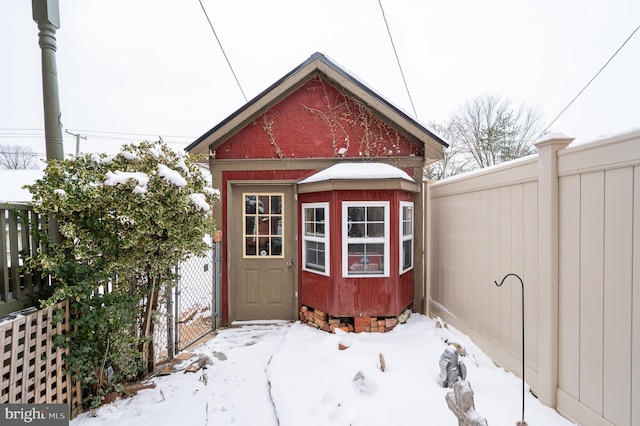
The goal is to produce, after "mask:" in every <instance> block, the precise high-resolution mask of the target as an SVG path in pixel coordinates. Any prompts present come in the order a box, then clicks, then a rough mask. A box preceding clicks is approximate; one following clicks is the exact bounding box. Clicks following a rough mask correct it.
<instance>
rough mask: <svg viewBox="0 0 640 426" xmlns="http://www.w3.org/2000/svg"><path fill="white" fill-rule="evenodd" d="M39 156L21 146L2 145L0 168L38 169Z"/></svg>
mask: <svg viewBox="0 0 640 426" xmlns="http://www.w3.org/2000/svg"><path fill="white" fill-rule="evenodd" d="M37 158H38V156H37V154H36V153H35V152H34V151H33V150H32V149H31V148H29V147H26V146H21V145H0V168H3V169H12V170H19V169H37V168H38V164H37Z"/></svg>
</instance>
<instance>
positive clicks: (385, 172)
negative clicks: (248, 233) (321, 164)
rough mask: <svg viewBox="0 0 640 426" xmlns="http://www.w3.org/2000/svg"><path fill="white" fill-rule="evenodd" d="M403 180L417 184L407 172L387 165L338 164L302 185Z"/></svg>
mask: <svg viewBox="0 0 640 426" xmlns="http://www.w3.org/2000/svg"><path fill="white" fill-rule="evenodd" d="M355 179H403V180H407V181H409V182H415V181H414V180H413V179H412V178H411V176H409V175H408V174H407V173H406V172H405V171H403V170H400V169H398V168H397V167H393V166H392V165H390V164H385V163H364V162H360V163H352V162H348V163H346V162H345V163H338V164H334V165H333V166H331V167H328V168H326V169H324V170H321V171H319V172H318V173H316V174H314V175H311V176H309V177H308V178H306V179H303V180H301V181H300V182H298V183H300V184H305V183H313V182H324V181H328V180H355Z"/></svg>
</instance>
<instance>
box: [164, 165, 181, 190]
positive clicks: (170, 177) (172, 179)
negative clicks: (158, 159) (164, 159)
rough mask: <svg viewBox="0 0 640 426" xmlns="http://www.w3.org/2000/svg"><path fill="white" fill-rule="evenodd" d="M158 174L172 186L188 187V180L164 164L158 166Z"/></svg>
mask: <svg viewBox="0 0 640 426" xmlns="http://www.w3.org/2000/svg"><path fill="white" fill-rule="evenodd" d="M158 174H159V175H160V176H161V177H163V178H164V179H165V180H166V181H167V182H169V183H170V184H172V185H175V186H179V187H184V186H187V180H186V179H185V178H183V177H182V175H181V174H180V172H179V171H177V170H173V169H172V168H170V167H167V166H166V165H164V164H158Z"/></svg>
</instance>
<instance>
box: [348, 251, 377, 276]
mask: <svg viewBox="0 0 640 426" xmlns="http://www.w3.org/2000/svg"><path fill="white" fill-rule="evenodd" d="M383 253H384V244H349V245H348V255H347V259H348V265H349V266H348V268H349V273H350V274H383V273H384V255H383Z"/></svg>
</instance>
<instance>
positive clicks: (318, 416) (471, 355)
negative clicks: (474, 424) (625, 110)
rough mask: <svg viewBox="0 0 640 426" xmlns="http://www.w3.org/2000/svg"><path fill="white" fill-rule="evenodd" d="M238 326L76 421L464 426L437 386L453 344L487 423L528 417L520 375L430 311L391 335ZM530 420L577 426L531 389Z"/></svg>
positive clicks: (88, 425)
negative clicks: (195, 365) (147, 385)
mask: <svg viewBox="0 0 640 426" xmlns="http://www.w3.org/2000/svg"><path fill="white" fill-rule="evenodd" d="M234 325H236V326H237V327H232V328H227V329H223V330H221V331H220V332H219V333H218V334H217V335H216V336H215V337H214V338H212V339H211V340H209V341H208V342H207V343H205V344H202V345H200V346H198V347H197V348H195V349H194V350H193V351H192V352H194V358H192V359H191V360H190V361H185V362H184V363H183V364H182V365H179V366H178V370H179V371H177V372H176V373H174V374H172V375H170V376H165V377H155V378H154V379H153V380H154V382H155V383H156V387H155V389H148V390H144V391H140V392H139V393H138V395H137V396H134V397H132V398H129V399H120V400H118V401H116V402H115V403H113V404H110V405H107V406H104V407H102V408H100V409H99V410H98V411H97V413H96V416H95V417H92V416H91V414H90V413H86V414H81V415H80V416H79V417H78V418H76V419H74V420H73V421H72V422H71V425H73V426H95V425H116V424H117V425H118V426H140V425H142V424H153V425H154V426H175V425H183V424H184V425H191V424H198V425H229V424H236V425H260V426H278V425H280V426H290V425H295V426H298V425H305V426H314V425H318V426H320V425H322V426H330V425H336V426H338V425H340V426H341V425H367V426H373V425H381V426H388V425H396V424H398V425H401V424H406V425H418V424H430V425H438V426H455V425H457V424H458V421H457V419H456V417H455V415H454V414H453V413H452V412H451V411H449V408H448V406H447V403H446V400H445V395H446V394H447V393H449V392H450V391H451V389H450V388H441V387H440V386H438V384H437V380H438V375H439V373H440V368H439V359H440V356H441V355H442V352H443V351H444V350H445V349H446V348H447V347H448V344H453V343H456V344H459V345H460V346H461V347H462V348H464V350H465V352H466V353H467V356H465V357H463V358H464V360H465V364H466V366H467V380H468V381H469V384H470V386H471V387H472V388H473V390H474V392H475V395H474V399H475V409H476V410H477V412H478V413H480V414H481V415H482V416H484V417H485V418H486V419H487V422H488V424H490V425H492V426H496V425H514V424H515V423H516V422H517V421H518V420H520V418H521V415H522V412H521V410H522V393H521V390H522V382H521V381H520V379H518V378H517V377H516V376H514V375H513V374H511V373H508V372H505V371H504V370H503V369H500V368H498V367H496V366H495V365H494V364H493V363H492V362H491V360H490V359H489V358H488V357H487V356H486V355H485V354H484V353H483V352H482V351H480V350H479V349H478V348H477V347H476V346H475V345H474V344H473V342H471V340H470V339H469V338H468V337H467V336H465V335H463V334H461V333H459V332H458V331H456V330H455V329H452V328H451V327H449V328H450V329H446V328H438V327H437V326H436V321H434V320H431V319H429V318H427V317H425V316H423V315H418V314H414V315H412V316H411V317H410V318H409V320H408V321H407V322H406V323H405V324H401V325H398V326H396V327H395V328H394V329H393V330H392V331H390V332H388V333H359V334H355V333H349V334H346V333H340V334H330V333H326V332H323V331H319V330H316V329H313V328H311V327H308V326H306V325H303V324H301V323H299V322H297V323H295V324H293V325H290V323H287V322H278V323H266V322H262V323H259V324H251V325H249V324H246V323H242V324H234ZM443 338H444V339H447V340H448V342H449V343H445V342H444V340H443ZM340 343H342V344H343V345H344V346H347V348H346V349H344V350H340V349H339V348H338V346H339V344H340ZM380 354H383V357H381V356H380ZM201 356H206V357H208V358H209V359H210V360H211V364H209V365H207V366H206V369H203V370H200V371H198V372H196V373H183V371H182V370H184V368H185V367H186V365H188V364H189V363H190V362H192V361H193V360H194V359H198V357H201ZM382 359H384V360H385V361H384V363H385V365H386V368H385V371H384V372H383V371H381V368H380V363H381V360H382ZM525 420H526V421H527V422H528V424H530V425H532V426H533V425H545V426H553V425H557V426H569V425H572V423H571V422H569V421H568V420H567V419H565V418H563V417H562V416H560V415H559V414H558V413H557V412H555V411H554V410H552V409H550V408H548V407H545V406H543V405H542V404H541V403H540V402H539V401H538V400H537V399H535V398H534V397H533V396H532V395H531V394H529V393H527V395H526V413H525Z"/></svg>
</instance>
